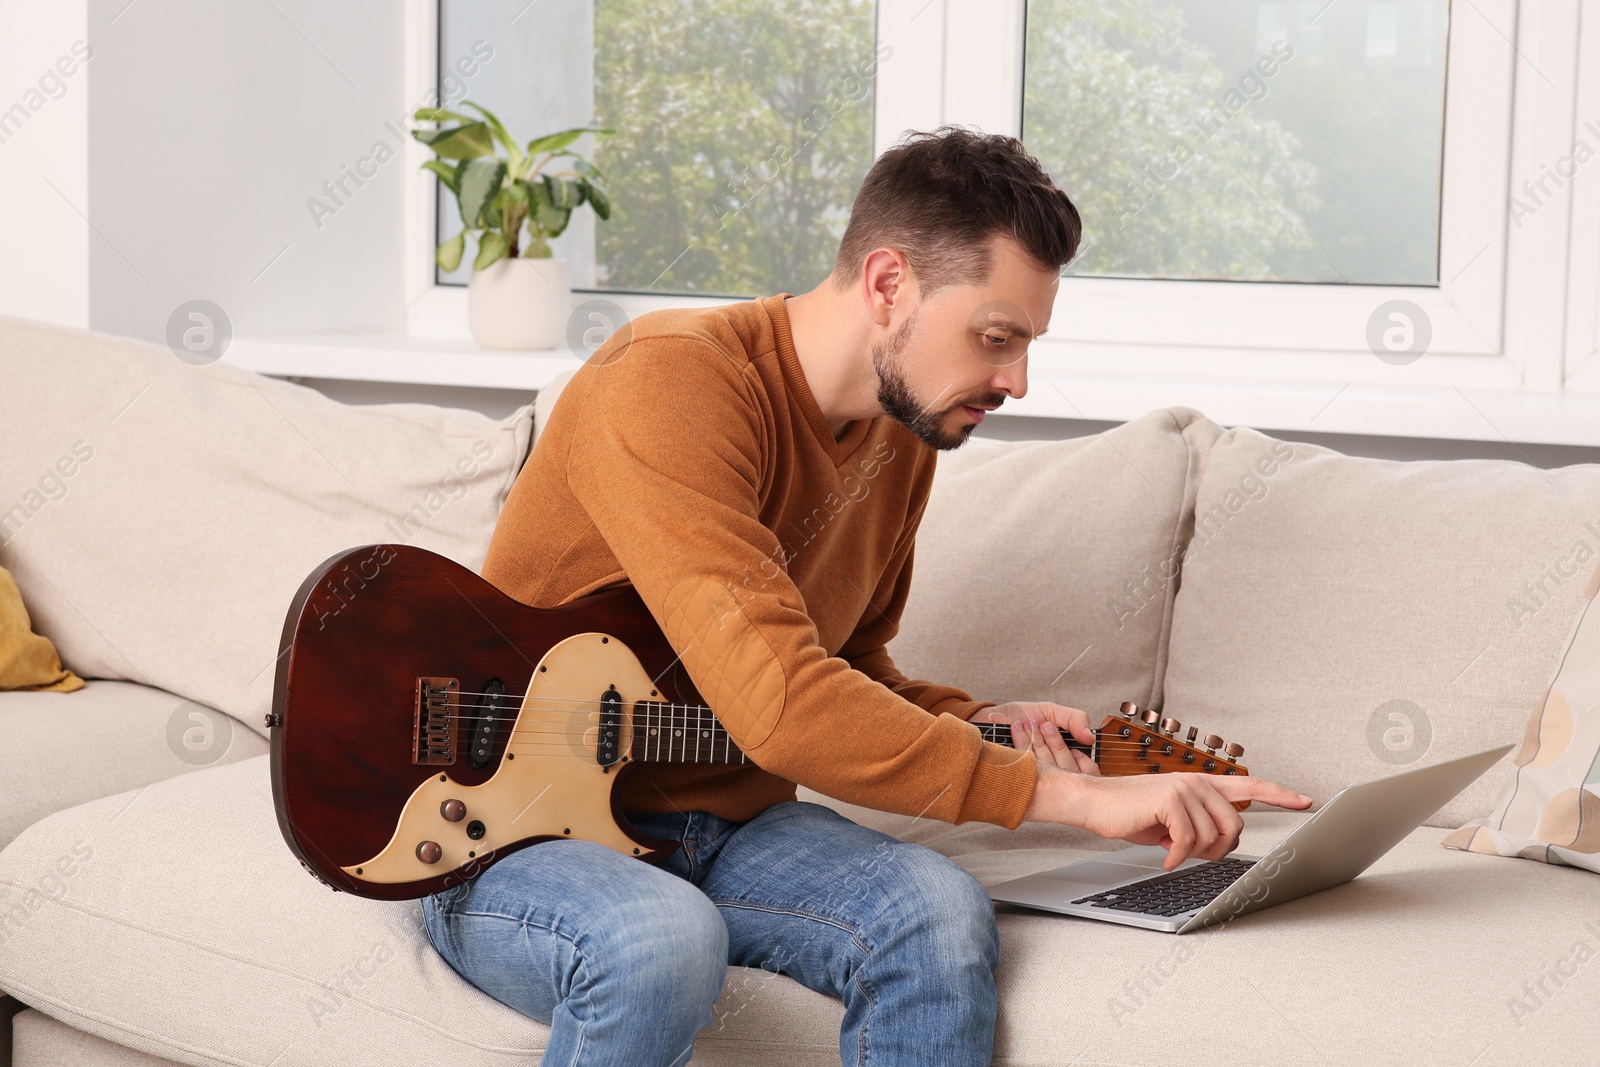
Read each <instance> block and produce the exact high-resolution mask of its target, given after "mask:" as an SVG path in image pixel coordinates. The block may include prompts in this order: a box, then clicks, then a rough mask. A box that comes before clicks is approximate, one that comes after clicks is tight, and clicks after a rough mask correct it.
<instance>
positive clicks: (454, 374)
mask: <svg viewBox="0 0 1600 1067" xmlns="http://www.w3.org/2000/svg"><path fill="white" fill-rule="evenodd" d="M223 362H225V363H231V364H233V365H235V366H238V367H243V368H245V369H246V370H253V371H257V372H259V373H261V374H270V375H274V376H277V377H303V378H333V379H336V380H340V381H359V382H397V383H403V384H412V385H458V386H472V387H477V388H484V389H523V390H525V389H543V388H544V387H545V386H547V385H549V384H550V382H551V380H552V379H554V378H555V376H556V375H558V374H560V373H561V372H562V371H565V370H571V369H574V368H576V367H577V366H578V363H579V361H578V359H577V358H576V357H575V356H574V355H573V354H572V353H571V352H568V351H567V350H565V349H556V348H552V349H546V350H537V351H500V350H494V349H486V348H479V347H478V345H477V344H476V343H474V342H473V341H472V340H471V339H470V338H466V339H456V338H442V337H413V336H408V335H406V334H383V333H372V334H284V335H278V336H271V337H235V338H234V339H233V343H232V344H231V345H229V346H228V351H227V354H226V355H225V356H224V357H223Z"/></svg>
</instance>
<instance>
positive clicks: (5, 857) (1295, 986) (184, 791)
mask: <svg viewBox="0 0 1600 1067" xmlns="http://www.w3.org/2000/svg"><path fill="white" fill-rule="evenodd" d="M267 763H268V761H267V759H266V758H264V757H263V758H258V759H252V760H245V761H243V762H240V763H235V764H231V765H228V766H225V767H212V768H207V769H205V770H201V771H197V772H195V773H193V774H185V775H179V776H178V777H176V778H172V779H168V780H166V781H163V782H159V783H157V784H155V785H152V786H150V787H149V788H148V789H147V790H145V791H143V792H142V793H128V794H124V795H121V796H116V797H108V798H105V799H102V800H96V801H93V802H91V803H89V804H86V805H83V806H81V807H78V808H74V809H72V810H70V811H66V812H60V813H58V814H56V815H52V816H50V817H48V818H46V819H44V820H42V821H41V822H39V823H36V824H35V825H33V826H32V827H30V828H29V829H28V830H27V831H25V832H24V833H23V835H22V836H21V837H19V838H18V839H17V840H16V841H15V842H13V843H12V845H11V846H10V847H9V848H7V849H6V850H5V851H4V852H0V989H3V990H4V991H6V992H9V993H12V994H13V995H15V996H17V997H18V998H19V999H21V1000H23V1001H24V1002H26V1003H28V1004H30V1005H32V1006H33V1007H35V1008H37V1009H39V1010H41V1011H43V1012H46V1013H47V1014H49V1015H51V1016H54V1017H55V1018H57V1019H60V1020H62V1021H65V1022H67V1023H69V1024H71V1025H73V1026H75V1027H77V1028H78V1029H81V1030H85V1031H87V1032H89V1033H91V1034H94V1035H96V1036H98V1037H102V1038H106V1039H108V1040H110V1041H114V1042H117V1043H120V1044H123V1045H127V1046H130V1047H132V1048H135V1049H138V1050H140V1051H143V1052H147V1053H151V1054H153V1055H158V1056H165V1057H167V1058H169V1059H176V1060H179V1061H181V1062H184V1063H190V1064H219V1065H220V1064H228V1065H230V1067H233V1065H237V1064H241V1063H254V1064H267V1063H274V1062H276V1063H278V1064H280V1065H282V1064H301V1063H338V1064H350V1065H354V1067H363V1065H371V1067H412V1065H416V1067H436V1065H438V1064H443V1063H451V1064H454V1063H472V1064H478V1065H482V1067H487V1065H495V1064H505V1065H507V1067H510V1065H511V1064H518V1065H522V1064H528V1063H532V1062H535V1061H536V1059H537V1055H538V1052H539V1051H540V1050H541V1049H542V1048H543V1046H544V1042H545V1038H546V1035H547V1034H548V1030H547V1028H546V1027H544V1026H542V1025H541V1024H539V1023H537V1022H535V1021H533V1020H532V1019H529V1018H527V1017H525V1016H522V1015H520V1014H518V1013H517V1012H515V1011H513V1010H512V1009H511V1008H508V1007H506V1006H505V1005H503V1004H500V1003H499V1002H498V1001H495V1000H493V999H492V998H490V997H488V996H487V995H485V994H483V993H481V992H479V991H478V990H477V989H475V988H474V987H473V986H471V985H470V984H469V983H467V982H466V981H465V980H464V979H462V978H461V977H460V976H459V975H457V974H456V973H455V972H454V971H453V970H451V969H450V966H449V965H448V964H447V963H445V962H444V960H443V959H442V958H440V957H439V955H438V954H437V953H436V952H435V951H434V950H433V948H432V946H431V945H430V944H429V943H428V942H427V940H426V935H425V934H424V932H423V929H422V926H421V918H422V916H421V907H420V905H419V904H417V903H416V902H415V901H407V902H393V903H391V902H384V901H371V900H362V899H359V898H355V897H349V896H345V895H336V894H333V893H330V892H328V890H327V889H326V888H324V887H323V886H321V885H320V884H319V883H317V882H316V881H315V880H313V879H312V878H311V877H310V876H309V875H307V874H306V873H305V872H304V871H302V870H301V869H300V867H299V865H298V864H297V863H296V861H295V860H294V858H293V857H292V856H291V855H290V853H289V851H288V849H287V847H285V845H284V844H283V841H282V839H281V838H280V837H279V835H278V830H277V825H276V821H275V819H274V816H273V811H272V805H271V800H270V795H271V794H270V785H269V782H268V775H267ZM808 799H814V797H808ZM847 810H848V809H847ZM868 818H871V819H877V818H881V819H884V820H888V822H887V824H886V826H887V828H888V829H890V830H891V831H893V832H897V833H898V834H901V835H903V836H906V837H907V838H909V839H911V840H916V841H918V842H920V843H923V844H927V845H929V846H930V847H933V848H936V849H938V850H939V851H942V852H945V853H946V854H948V855H952V856H954V857H955V858H956V860H957V862H959V863H961V864H962V865H963V866H965V867H967V868H968V869H969V870H971V871H972V872H973V873H974V874H975V875H976V876H977V877H978V878H979V880H980V881H983V882H985V883H986V884H994V883H995V882H998V881H1001V880H1004V879H1006V878H1010V877H1016V876H1019V875H1022V874H1026V873H1030V872H1032V871H1037V870H1042V869H1046V868H1049V867H1053V866H1056V865H1058V864H1061V863H1065V862H1068V861H1070V860H1072V859H1074V858H1078V857H1081V856H1085V855H1088V854H1090V852H1091V851H1093V850H1095V849H1103V848H1106V847H1110V843H1108V842H1104V841H1100V840H1099V839H1097V838H1093V837H1091V836H1089V835H1086V834H1083V833H1082V832H1079V831H1071V830H1066V829H1062V828H1057V827H1046V826H1039V825H1036V824H1026V825H1025V826H1024V827H1023V828H1022V829H1020V830H1018V831H1007V830H1003V829H1001V828H999V827H995V826H990V825H987V824H981V823H971V824H968V825H967V826H962V827H954V826H950V825H948V824H945V823H938V822H933V821H931V820H927V819H923V820H920V821H917V820H911V819H909V818H906V817H903V816H881V817H878V816H868ZM1297 818H1298V816H1294V815H1286V814H1267V813H1263V814H1261V815H1259V816H1258V815H1256V814H1254V813H1252V814H1251V815H1250V816H1249V817H1248V819H1247V821H1248V828H1247V830H1246V833H1245V837H1244V842H1243V843H1244V846H1245V848H1246V849H1247V850H1254V851H1260V850H1264V849H1265V848H1267V847H1268V846H1270V844H1271V843H1272V842H1273V841H1275V840H1277V839H1278V838H1279V837H1281V836H1282V835H1283V834H1284V833H1285V832H1287V830H1288V829H1289V828H1290V827H1291V826H1292V825H1293V824H1294V822H1295V820H1296V819H1297ZM1441 834H1442V831H1439V830H1432V829H1424V830H1421V831H1419V832H1418V833H1417V834H1414V835H1413V836H1412V838H1410V839H1408V840H1407V841H1405V842H1402V843H1401V845H1400V846H1399V847H1397V848H1396V849H1395V851H1394V852H1392V853H1391V854H1390V855H1388V856H1386V857H1384V858H1383V859H1382V860H1380V861H1379V863H1378V864H1377V865H1376V866H1375V867H1374V868H1373V869H1372V870H1370V871H1368V872H1367V873H1366V874H1364V875H1362V876H1361V877H1360V878H1358V879H1356V880H1355V881H1354V882H1353V883H1351V884H1349V885H1345V886H1341V887H1338V888H1336V889H1332V890H1329V891H1327V892H1325V893H1319V894H1316V895H1314V896H1311V897H1307V898H1304V899H1301V900H1298V901H1291V902H1288V903H1286V904H1284V905H1283V906H1281V907H1277V908H1270V909H1268V910H1266V911H1263V912H1260V913H1258V914H1255V915H1251V916H1247V917H1245V918H1243V919H1240V920H1238V921H1236V922H1233V923H1229V924H1226V925H1225V926H1222V927H1219V928H1215V929H1212V930H1208V931H1202V932H1200V933H1197V934H1192V935H1185V936H1183V937H1181V938H1180V937H1173V936H1171V935H1167V934H1159V933H1153V932H1150V931H1145V930H1135V929H1130V928H1127V927H1120V926H1113V925H1110V924H1099V923H1090V922H1087V921H1084V920H1075V919H1067V918H1063V917H1059V916H1048V915H1041V914H1036V913H1029V912H1025V911H1022V910H1020V909H1013V908H1010V907H1002V909H1001V912H1002V914H1001V915H1000V932H1001V944H1002V962H1001V966H1000V969H999V971H998V973H997V977H998V979H999V982H1000V991H1001V1010H1000V1018H999V1024H998V1031H997V1046H996V1055H995V1060H994V1062H995V1063H996V1064H997V1065H998V1067H1021V1065H1027V1067H1060V1065H1061V1064H1064V1063H1071V1062H1079V1063H1107V1062H1114V1063H1124V1064H1148V1063H1184V1064H1194V1063H1212V1064H1218V1065H1222V1064H1226V1065H1228V1067H1239V1065H1247V1064H1274V1065H1282V1064H1306V1065H1310V1064H1323V1063H1327V1062H1341V1063H1344V1062H1348V1063H1380V1062H1388V1061H1389V1060H1390V1059H1391V1058H1392V1054H1393V1052H1394V1050H1395V1049H1397V1048H1404V1049H1407V1050H1417V1049H1421V1050H1425V1052H1424V1053H1420V1054H1416V1053H1414V1054H1415V1055H1420V1058H1421V1059H1422V1060H1423V1061H1425V1062H1437V1063H1468V1062H1471V1061H1472V1060H1473V1057H1474V1056H1475V1055H1478V1054H1479V1053H1480V1052H1483V1051H1484V1049H1485V1048H1486V1047H1487V1048H1488V1050H1489V1051H1488V1052H1487V1053H1485V1054H1484V1055H1483V1056H1482V1058H1481V1059H1479V1060H1478V1061H1477V1062H1479V1063H1510V1062H1524V1063H1549V1062H1570V1061H1571V1057H1572V1055H1573V1052H1572V1050H1573V1049H1581V1048H1583V1047H1586V1046H1585V1045H1584V1044H1583V1042H1584V1041H1586V1040H1587V1039H1588V1036H1589V1034H1590V1033H1591V1032H1592V1029H1593V1014H1592V1011H1591V1010H1590V1008H1591V1001H1590V998H1588V997H1587V996H1586V995H1584V993H1583V990H1582V989H1581V988H1578V987H1576V986H1570V988H1568V989H1566V990H1552V994H1553V995H1552V996H1550V997H1548V998H1547V999H1546V1000H1545V1002H1544V1003H1543V1004H1541V1005H1540V1006H1539V1007H1538V1010H1537V1011H1535V1012H1532V1013H1531V1014H1530V1015H1529V1016H1528V1017H1526V1018H1524V1019H1522V1020H1521V1022H1522V1025H1521V1026H1518V1025H1517V1020H1515V1019H1513V1018H1512V1017H1511V1016H1510V1014H1509V1009H1508V1001H1509V1000H1510V999H1511V998H1514V997H1522V996H1524V995H1525V994H1524V990H1523V982H1524V980H1525V979H1537V978H1539V977H1540V974H1541V971H1540V967H1541V965H1542V964H1548V963H1550V962H1551V961H1554V960H1555V959H1557V958H1559V957H1561V956H1562V955H1563V954H1566V953H1570V952H1571V950H1572V945H1573V941H1574V939H1575V938H1586V939H1588V940H1589V941H1590V943H1591V945H1592V944H1593V943H1594V938H1595V933H1594V932H1593V931H1591V930H1590V928H1589V927H1586V926H1585V925H1584V923H1585V921H1586V920H1591V921H1592V912H1593V907H1592V904H1593V892H1592V888H1593V886H1592V882H1593V880H1592V879H1591V878H1589V876H1588V875H1587V874H1586V873H1582V872H1576V871H1570V870H1562V869H1559V868H1550V867H1546V866H1544V865H1541V864H1532V863H1498V862H1494V861H1489V860H1485V859H1483V858H1482V857H1479V856H1474V855H1470V854H1468V853H1463V852H1456V851H1451V850H1449V849H1444V848H1440V847H1439V843H1438V841H1439V837H1440V836H1441ZM63 871H65V872H67V873H62V872H63ZM52 872H53V877H47V876H51V875H52ZM41 884H44V885H45V886H46V888H48V889H49V892H41V891H40V890H41ZM30 893H33V894H34V895H33V896H32V897H30V896H29V894H30ZM19 909H20V910H19ZM1579 980H1580V981H1581V975H1580V979H1579ZM1569 985H1570V984H1569ZM1219 1004H1221V1005H1224V1007H1223V1008H1219V1007H1218V1005H1219ZM1219 1011H1220V1012H1222V1014H1221V1015H1220V1016H1219V1014H1218V1013H1219ZM842 1014H843V1011H842V1007H841V1006H840V1005H839V1004H838V1002H836V1001H834V1000H831V999H830V998H828V997H825V996H822V995H820V994H817V993H813V992H811V991H809V990H806V989H804V988H802V987H801V986H799V985H798V984H797V983H795V982H794V981H792V980H791V979H789V978H786V977H782V976H778V975H773V974H771V973H768V972H765V971H758V970H756V971H752V970H745V969H743V968H733V969H730V972H729V978H728V984H727V986H726V987H725V989H724V992H723V996H722V998H721V1000H720V1001H719V1002H718V1004H717V1006H716V1016H715V1017H716V1021H715V1022H714V1023H712V1024H711V1026H710V1027H708V1028H707V1029H706V1030H705V1031H703V1032H702V1033H701V1034H700V1036H699V1039H698V1041H697V1042H696V1050H695V1053H696V1054H695V1062H696V1063H697V1064H698V1063H706V1064H711V1065H714V1067H715V1065H721V1067H732V1065H735V1064H741V1065H743V1064H751V1063H770V1064H784V1065H789V1064H819V1065H820V1064H830V1063H831V1064H837V1063H838V1044H837V1039H838V1027H839V1023H840V1020H841V1018H842ZM1351 1020H1359V1021H1360V1025H1352V1024H1351ZM1174 1027H1177V1028H1178V1032H1180V1034H1179V1037H1180V1038H1181V1039H1179V1038H1171V1037H1163V1036H1161V1035H1171V1034H1173V1033H1174V1032H1175V1031H1174ZM1202 1031H1203V1032H1202Z"/></svg>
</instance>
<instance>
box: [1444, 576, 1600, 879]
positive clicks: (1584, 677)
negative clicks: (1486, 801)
mask: <svg viewBox="0 0 1600 1067" xmlns="http://www.w3.org/2000/svg"><path fill="white" fill-rule="evenodd" d="M1597 593H1600V568H1596V570H1595V572H1594V574H1593V575H1592V576H1591V577H1590V578H1589V584H1588V587H1587V589H1586V590H1585V591H1584V599H1583V602H1582V607H1581V608H1580V609H1579V611H1578V618H1577V621H1576V622H1575V623H1573V626H1572V636H1571V637H1570V638H1568V639H1567V645H1566V652H1565V653H1564V654H1563V655H1562V657H1561V661H1560V663H1559V664H1558V665H1557V667H1556V672H1555V678H1554V680H1553V681H1552V682H1551V683H1550V688H1549V689H1547V690H1545V693H1544V695H1543V697H1541V698H1540V700H1539V704H1538V706H1537V707H1536V708H1534V711H1533V714H1532V715H1531V716H1530V717H1529V719H1528V726H1527V730H1526V732H1525V733H1524V734H1523V738H1522V745H1521V747H1520V748H1518V749H1517V753H1516V756H1515V757H1514V758H1513V762H1514V763H1515V765H1516V770H1515V771H1514V772H1513V773H1512V775H1511V777H1510V778H1509V779H1508V780H1507V782H1506V784H1505V785H1504V786H1503V787H1502V789H1501V793H1500V801H1499V805H1498V806H1497V807H1496V809H1495V813H1494V814H1493V815H1491V816H1489V817H1488V818H1487V819H1482V820H1478V821H1477V822H1475V823H1467V824H1466V825H1464V826H1462V827H1461V828H1460V829H1459V830H1457V831H1455V832H1454V833H1452V834H1451V835H1450V836H1448V837H1446V838H1445V839H1444V844H1445V846H1446V847H1448V848H1459V849H1466V850H1468V851H1471V852H1482V853H1485V854H1487V855H1491V856H1521V857H1523V858H1525V859H1530V860H1539V861H1541V862H1543V863H1560V864H1563V865H1566V866H1571V867H1583V868H1586V869H1588V870H1591V871H1597V872H1600V605H1597V604H1596V600H1597V599H1600V598H1597Z"/></svg>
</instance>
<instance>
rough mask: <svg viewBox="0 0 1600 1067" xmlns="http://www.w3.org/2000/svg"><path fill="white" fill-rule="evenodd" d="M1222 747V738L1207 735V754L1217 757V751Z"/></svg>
mask: <svg viewBox="0 0 1600 1067" xmlns="http://www.w3.org/2000/svg"><path fill="white" fill-rule="evenodd" d="M1221 745H1222V738H1220V737H1218V736H1217V735H1216V734H1206V740H1205V746H1206V751H1207V752H1209V753H1211V754H1212V755H1213V756H1215V755H1216V754H1217V749H1218V748H1219V747H1221Z"/></svg>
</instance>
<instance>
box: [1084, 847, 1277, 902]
mask: <svg viewBox="0 0 1600 1067" xmlns="http://www.w3.org/2000/svg"><path fill="white" fill-rule="evenodd" d="M1255 862H1256V861H1255V860H1243V859H1221V860H1212V861H1210V862H1209V863H1201V864H1196V865H1195V866H1193V867H1189V868H1186V869H1184V870H1181V871H1171V872H1168V873H1166V874H1158V875H1156V876H1155V877H1154V878H1146V879H1145V880H1144V881H1142V882H1130V883H1128V884H1127V885H1125V886H1119V887H1117V888H1116V889H1107V890H1105V891H1104V892H1100V893H1094V894H1092V895H1090V896H1087V897H1079V898H1078V899H1077V900H1074V901H1073V903H1074V904H1087V905H1089V906H1090V907H1093V908H1109V909H1111V910H1113V911H1136V912H1138V913H1140V914H1141V915H1168V916H1170V915H1182V914H1183V913H1184V912H1189V911H1196V910H1198V909H1200V908H1203V907H1205V906H1206V905H1207V904H1209V903H1211V901H1212V900H1214V899H1215V898H1216V896H1217V895H1218V894H1219V893H1221V892H1222V891H1223V890H1224V889H1226V888H1228V886H1230V885H1232V884H1233V883H1234V881H1235V880H1237V879H1238V877H1239V876H1240V875H1241V874H1243V873H1244V872H1245V871H1247V870H1249V869H1250V868H1251V867H1253V866H1255Z"/></svg>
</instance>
